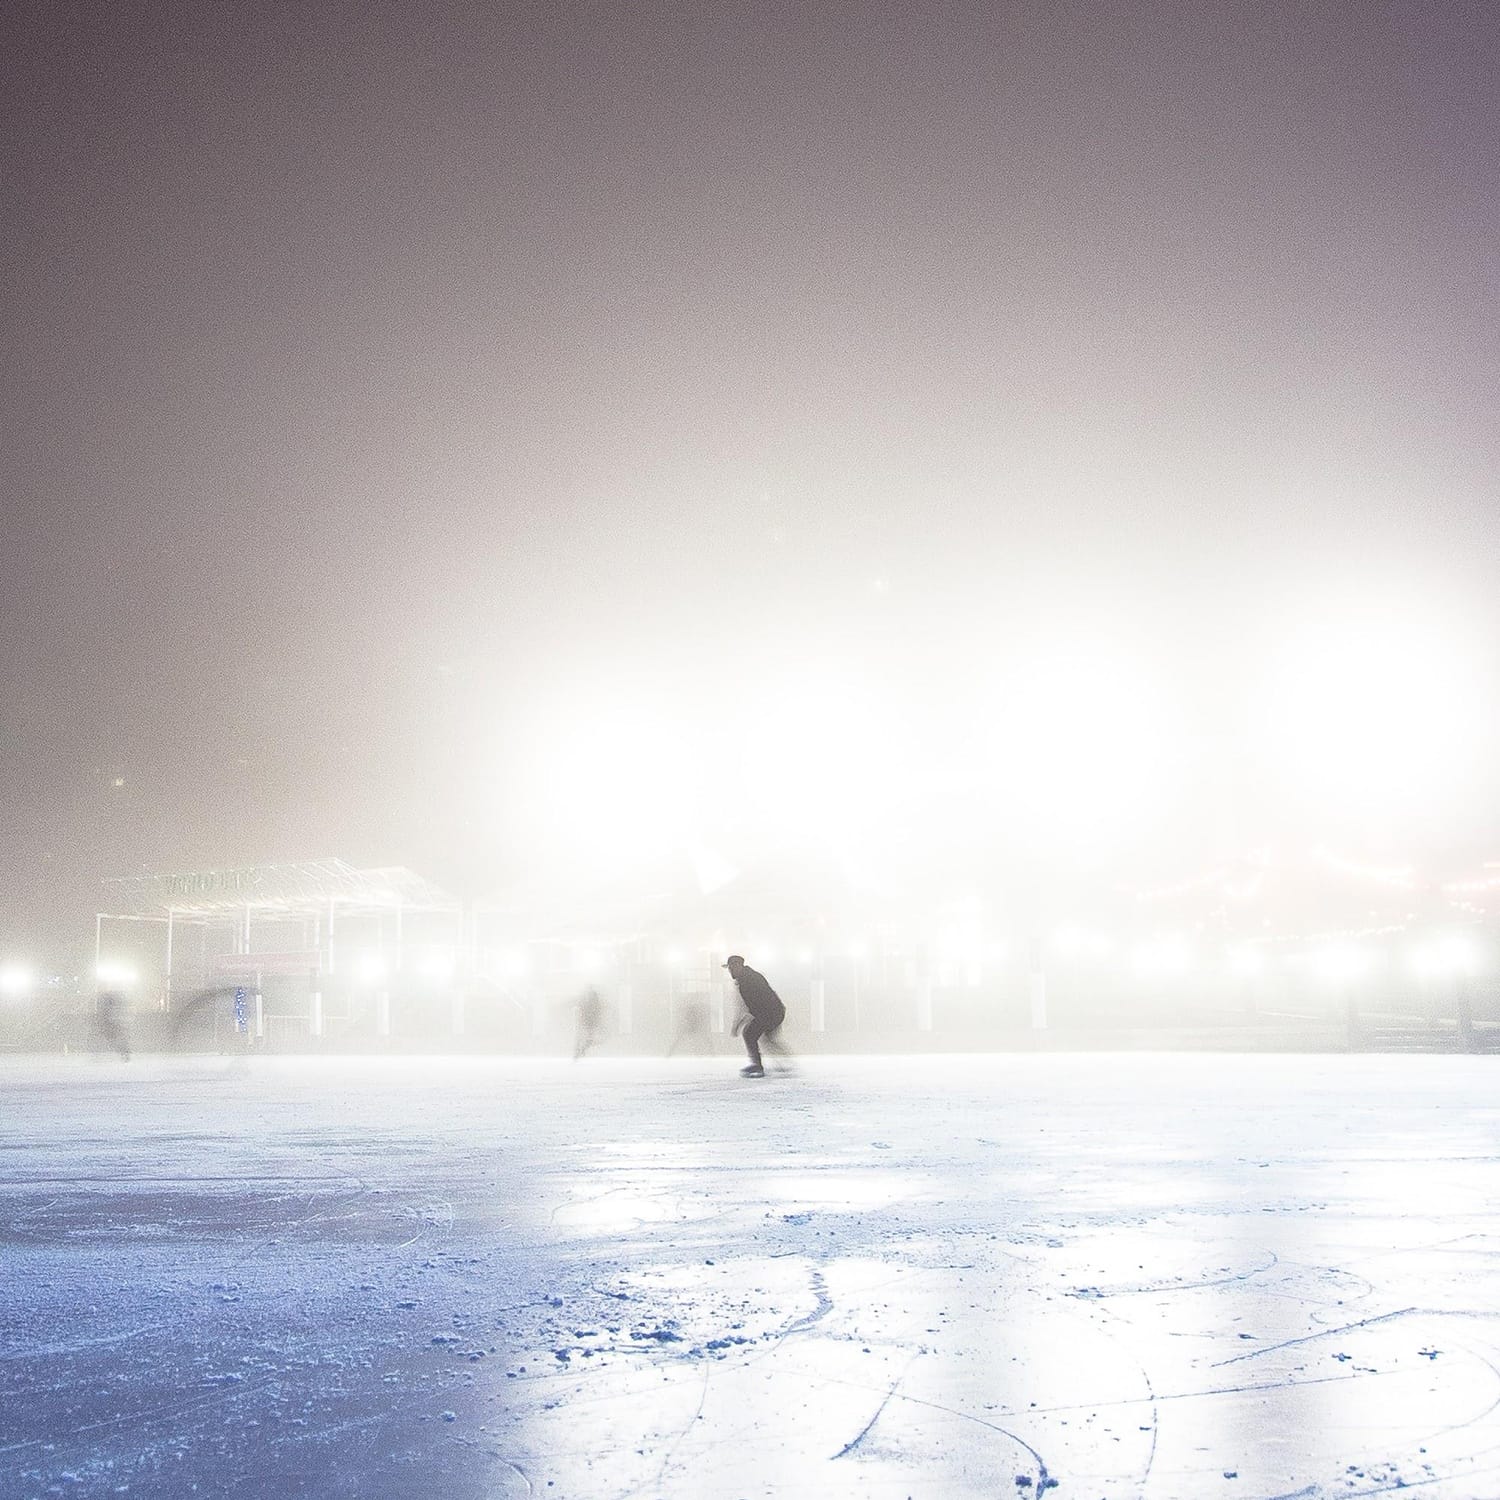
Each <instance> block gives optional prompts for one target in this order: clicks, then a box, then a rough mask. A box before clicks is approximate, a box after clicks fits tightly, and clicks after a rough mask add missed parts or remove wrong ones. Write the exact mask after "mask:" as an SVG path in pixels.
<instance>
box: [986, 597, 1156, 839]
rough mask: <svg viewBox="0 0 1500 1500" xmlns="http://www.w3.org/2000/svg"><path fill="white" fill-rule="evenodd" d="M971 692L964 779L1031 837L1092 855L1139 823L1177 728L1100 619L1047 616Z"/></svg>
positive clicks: (1150, 805)
mask: <svg viewBox="0 0 1500 1500" xmlns="http://www.w3.org/2000/svg"><path fill="white" fill-rule="evenodd" d="M987 675H988V676H989V679H990V680H989V681H987V682H985V683H983V685H982V690H981V691H979V692H977V693H976V695H975V699H974V711H975V715H976V722H975V726H974V731H973V734H972V738H971V740H970V743H969V751H968V754H969V757H970V763H969V764H968V765H967V766H965V767H963V768H961V769H962V774H963V775H964V777H965V779H967V780H972V781H974V782H975V783H977V788H976V789H977V791H978V793H979V795H980V796H982V797H983V798H984V799H985V800H986V801H987V802H988V803H989V804H990V805H991V806H992V807H993V808H994V809H995V810H996V811H997V812H999V813H1000V814H1001V815H1002V816H1004V817H1005V818H1006V819H1007V820H1013V821H1014V822H1015V824H1016V825H1017V826H1018V827H1020V828H1022V829H1025V830H1027V831H1028V832H1029V833H1030V835H1031V836H1032V838H1033V839H1035V840H1036V841H1037V842H1038V843H1039V844H1040V845H1041V846H1042V847H1043V848H1045V849H1049V850H1058V849H1068V850H1070V851H1073V852H1075V853H1083V854H1085V855H1092V854H1094V853H1095V852H1096V851H1098V850H1100V849H1102V848H1103V847H1105V846H1108V845H1111V844H1115V843H1117V842H1118V841H1119V840H1121V839H1124V838H1128V837H1130V836H1131V835H1133V834H1135V833H1138V832H1139V831H1141V830H1142V829H1144V828H1146V827H1148V826H1149V825H1150V823H1151V820H1152V819H1153V818H1154V817H1156V816H1157V815H1158V813H1159V812H1160V810H1161V808H1162V807H1163V805H1164V803H1165V800H1166V798H1167V797H1168V795H1169V793H1170V792H1171V791H1172V790H1173V788H1174V786H1175V784H1176V770H1177V767H1178V764H1179V762H1180V761H1181V758H1182V746H1183V744H1184V742H1185V736H1184V734H1183V732H1182V729H1181V727H1180V724H1179V722H1178V714H1177V711H1176V709H1175V708H1174V706H1173V705H1172V703H1171V702H1170V701H1169V699H1168V697H1167V695H1166V692H1165V688H1164V684H1163V682H1162V680H1161V679H1160V676H1159V674H1158V673H1157V672H1155V671H1154V670H1153V669H1152V667H1151V665H1150V664H1149V663H1148V662H1147V661H1146V660H1145V659H1144V658H1142V657H1139V656H1137V655H1135V654H1134V653H1132V652H1130V651H1128V650H1126V649H1124V648H1123V647H1121V646H1120V645H1119V644H1118V643H1116V642H1115V641H1114V640H1112V639H1111V634H1110V631H1109V630H1108V629H1107V628H1105V627H1103V626H1101V627H1100V629H1099V630H1098V631H1097V632H1090V631H1087V630H1084V629H1082V628H1080V627H1078V626H1067V627H1062V626H1059V627H1054V628H1052V629H1050V630H1048V631H1047V633H1046V634H1045V636H1044V637H1043V638H1042V642H1041V644H1039V645H1038V646H1036V647H1035V649H1032V650H1030V651H1029V652H1028V653H1027V654H1026V656H1025V658H1024V659H1023V660H1021V661H1019V662H1017V663H1014V664H1013V665H1011V666H1010V667H1008V668H1004V669H1001V670H1000V671H998V672H997V673H990V674H987Z"/></svg>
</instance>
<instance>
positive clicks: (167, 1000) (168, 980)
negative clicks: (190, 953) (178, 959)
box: [162, 906, 173, 1011]
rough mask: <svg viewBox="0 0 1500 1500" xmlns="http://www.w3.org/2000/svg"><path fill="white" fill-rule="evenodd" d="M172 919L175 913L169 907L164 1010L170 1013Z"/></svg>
mask: <svg viewBox="0 0 1500 1500" xmlns="http://www.w3.org/2000/svg"><path fill="white" fill-rule="evenodd" d="M172 917H173V911H172V908H171V907H170V906H169V907H168V908H167V975H166V989H165V990H164V991H163V993H162V1009H163V1010H166V1011H170V1010H171V1009H172Z"/></svg>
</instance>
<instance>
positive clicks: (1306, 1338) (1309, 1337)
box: [1209, 1307, 1421, 1370]
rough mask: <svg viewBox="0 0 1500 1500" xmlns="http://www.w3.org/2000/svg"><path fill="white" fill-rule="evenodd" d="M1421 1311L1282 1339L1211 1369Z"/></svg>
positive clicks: (1403, 1311)
mask: <svg viewBox="0 0 1500 1500" xmlns="http://www.w3.org/2000/svg"><path fill="white" fill-rule="evenodd" d="M1420 1311H1421V1308H1418V1307H1399V1308H1397V1309H1396V1311H1395V1312H1388V1313H1377V1314H1376V1315H1375V1316H1374V1317H1371V1318H1361V1319H1360V1320H1359V1321H1358V1322H1357V1323H1345V1324H1343V1325H1341V1326H1340V1327H1338V1328H1323V1329H1320V1330H1319V1331H1318V1332H1317V1333H1306V1334H1303V1335H1302V1337H1301V1338H1295V1339H1282V1340H1281V1342H1280V1343H1277V1344H1265V1345H1262V1347H1261V1348H1259V1349H1247V1350H1246V1351H1245V1352H1244V1353H1243V1354H1234V1355H1231V1356H1230V1357H1229V1358H1228V1359H1217V1360H1215V1361H1214V1362H1213V1364H1211V1365H1210V1366H1209V1369H1211V1370H1221V1369H1223V1368H1224V1366H1225V1365H1237V1364H1239V1363H1240V1362H1241V1361H1242V1360H1246V1359H1259V1358H1260V1356H1261V1355H1262V1354H1273V1353H1275V1351H1276V1350H1278V1349H1294V1348H1296V1347H1297V1345H1299V1344H1311V1343H1313V1342H1314V1341H1316V1340H1317V1339H1328V1338H1333V1337H1334V1335H1335V1334H1340V1333H1349V1332H1351V1331H1352V1330H1354V1329H1356V1328H1369V1327H1371V1326H1372V1325H1374V1324H1376V1323H1389V1322H1391V1321H1392V1320H1393V1319H1395V1318H1405V1317H1407V1316H1409V1315H1410V1314H1412V1313H1416V1312H1420Z"/></svg>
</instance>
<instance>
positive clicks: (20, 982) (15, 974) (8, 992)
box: [0, 964, 36, 999]
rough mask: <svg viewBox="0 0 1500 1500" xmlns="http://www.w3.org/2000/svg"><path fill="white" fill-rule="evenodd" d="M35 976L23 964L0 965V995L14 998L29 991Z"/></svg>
mask: <svg viewBox="0 0 1500 1500" xmlns="http://www.w3.org/2000/svg"><path fill="white" fill-rule="evenodd" d="M35 983H36V976H35V975H34V974H33V973H32V972H31V970H30V969H28V968H27V967H26V966H25V965H24V964H3V965H0V995H5V996H6V997H7V998H12V999H13V998H15V997H16V996H19V995H25V994H27V993H29V992H30V990H31V988H32V986H33V985H35Z"/></svg>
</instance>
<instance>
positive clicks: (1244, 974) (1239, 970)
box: [1228, 943, 1266, 979]
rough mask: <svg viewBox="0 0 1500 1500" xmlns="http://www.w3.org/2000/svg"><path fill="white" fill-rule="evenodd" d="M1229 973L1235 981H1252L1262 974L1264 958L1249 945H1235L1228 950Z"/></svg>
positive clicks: (1263, 955)
mask: <svg viewBox="0 0 1500 1500" xmlns="http://www.w3.org/2000/svg"><path fill="white" fill-rule="evenodd" d="M1228 959H1229V972H1230V974H1231V976H1232V977H1233V978H1235V979H1254V978H1255V977H1256V976H1257V975H1259V974H1261V973H1263V972H1264V970H1265V967H1266V956H1265V954H1264V953H1262V952H1261V950H1260V949H1259V948H1256V947H1254V946H1253V945H1252V944H1250V943H1237V944H1236V945H1235V946H1234V947H1233V948H1231V949H1230V950H1229V954H1228Z"/></svg>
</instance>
